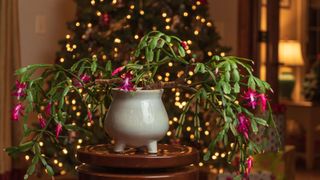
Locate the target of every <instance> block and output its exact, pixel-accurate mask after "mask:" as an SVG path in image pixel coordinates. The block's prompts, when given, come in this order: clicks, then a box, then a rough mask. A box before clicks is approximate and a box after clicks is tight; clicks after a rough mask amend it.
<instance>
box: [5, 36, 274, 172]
mask: <svg viewBox="0 0 320 180" xmlns="http://www.w3.org/2000/svg"><path fill="white" fill-rule="evenodd" d="M186 49H188V45H187V43H186V42H184V41H181V40H180V39H179V38H178V37H175V36H170V35H167V34H164V33H162V32H158V31H152V32H150V33H148V34H147V35H145V36H144V37H143V38H142V39H141V41H140V43H139V45H138V46H137V48H136V50H135V51H134V52H133V53H132V58H131V59H130V61H129V62H128V63H126V64H125V65H124V66H121V67H117V68H116V69H112V66H111V62H110V61H109V62H107V63H106V65H105V66H101V65H100V64H99V62H98V61H97V59H96V57H93V58H92V59H82V60H79V61H78V62H77V63H75V64H74V65H73V66H72V67H70V68H69V69H66V68H63V67H61V66H60V65H57V64H54V65H51V64H34V65H29V66H27V67H23V68H21V69H19V70H17V72H16V74H17V75H19V76H20V80H19V81H17V82H16V88H15V92H14V95H15V96H17V100H18V103H17V104H16V105H15V107H14V108H13V111H12V119H13V120H15V121H16V120H18V119H19V116H20V115H22V112H23V111H24V113H25V114H23V118H24V125H23V130H24V137H25V138H24V139H23V141H22V143H21V144H20V145H19V146H16V147H10V148H7V149H6V151H7V152H8V153H9V154H17V153H23V152H27V151H28V152H31V154H32V156H33V159H32V163H31V165H30V166H29V169H28V170H27V173H26V176H25V178H28V175H31V174H32V173H33V172H34V170H35V166H36V164H37V163H38V162H41V163H42V164H43V166H44V167H45V168H46V169H47V172H48V173H49V174H50V175H53V170H52V168H51V166H50V165H49V163H47V161H46V158H45V157H43V156H42V155H41V148H40V145H41V144H40V141H41V139H43V138H50V140H51V141H53V142H58V141H60V140H62V139H61V137H60V133H61V131H79V132H83V133H88V131H87V130H86V129H85V128H83V127H78V126H76V125H75V124H74V123H70V122H69V121H67V119H68V113H67V112H66V110H65V109H66V108H67V107H68V106H69V105H68V104H69V102H68V101H70V100H69V99H67V97H68V96H69V95H73V96H78V97H80V98H81V102H82V107H83V108H86V109H87V114H86V118H85V119H86V120H87V121H88V122H89V123H90V122H92V113H95V114H99V117H100V122H102V121H103V120H104V119H105V115H106V114H108V115H106V120H105V129H106V131H107V132H108V133H109V134H110V135H111V136H113V137H114V138H115V139H116V140H117V144H116V147H115V151H119V152H121V151H122V150H123V148H124V146H125V145H126V144H128V145H133V146H141V145H147V146H148V150H149V152H150V153H155V152H156V141H157V140H159V139H160V138H161V137H162V136H163V135H164V134H165V133H166V131H167V129H168V123H167V114H166V112H165V110H164V107H163V105H162V102H161V94H162V92H163V89H174V88H179V89H183V90H184V91H187V92H188V94H189V96H188V100H187V101H186V102H184V103H182V104H181V115H180V118H179V120H178V123H179V125H178V126H177V128H176V129H175V134H176V136H178V137H179V136H180V135H181V133H182V128H183V126H184V122H185V120H186V115H187V114H191V115H192V120H193V121H194V126H195V128H194V129H195V132H194V134H195V138H196V139H200V138H201V137H200V131H201V127H200V121H201V115H200V112H201V111H208V112H215V113H217V114H218V115H219V118H220V121H216V123H215V124H211V126H215V127H217V129H218V132H217V133H216V134H217V135H216V136H215V137H213V138H212V141H211V144H210V146H209V150H208V151H207V153H206V154H205V156H204V159H205V160H208V159H209V158H210V157H211V152H213V150H214V148H215V145H216V144H217V143H219V142H222V143H223V144H225V145H229V143H231V142H232V143H233V144H234V146H233V148H232V150H231V151H230V153H229V154H228V156H229V159H232V158H233V157H234V155H236V154H238V153H239V154H240V160H239V162H240V163H239V171H240V172H241V174H242V175H247V174H248V173H250V169H251V167H252V161H253V159H252V157H251V155H252V154H254V153H259V152H261V148H260V147H259V146H258V145H257V144H255V143H254V141H252V140H251V135H252V134H256V133H257V132H258V130H259V129H258V125H261V126H266V127H268V126H270V125H274V124H273V121H272V115H271V113H270V116H268V119H267V120H265V119H262V118H259V117H257V116H255V113H254V111H256V110H257V109H260V110H261V111H270V105H269V103H268V101H267V96H266V93H267V92H268V91H270V90H271V88H270V85H269V84H268V83H266V82H264V81H262V80H260V79H259V78H257V77H255V76H254V75H253V73H252V71H253V70H252V67H251V65H252V64H253V61H252V60H249V59H245V58H239V57H234V56H229V57H220V56H213V57H212V58H211V59H209V60H207V61H205V62H196V61H195V60H194V59H191V60H187V59H188V58H187V56H186V53H185V52H186ZM170 63H178V64H182V65H183V66H184V68H185V71H186V72H185V73H183V74H182V75H180V76H179V77H177V78H176V79H175V80H174V81H165V82H163V81H161V80H159V79H157V78H156V75H157V73H158V71H159V70H161V68H164V67H165V66H167V65H168V64H170ZM38 69H43V72H42V74H41V75H40V76H36V77H35V76H34V73H35V72H36V71H37V70H38ZM188 72H192V73H188ZM48 81H49V85H48V86H47V87H46V86H45V84H46V82H48ZM111 94H113V100H112V96H111ZM111 101H112V103H111V106H110V107H106V106H107V105H108V104H109V102H111ZM106 109H108V111H106ZM32 112H34V113H37V117H38V120H39V124H40V125H39V126H38V127H35V128H30V127H29V126H28V125H27V119H28V118H27V115H28V114H30V113H32ZM139 119H140V120H141V121H139ZM150 124H152V125H150ZM139 126H141V127H142V129H139V128H141V127H139ZM49 127H55V129H56V131H55V133H53V132H50V131H49ZM133 137H134V138H133Z"/></svg>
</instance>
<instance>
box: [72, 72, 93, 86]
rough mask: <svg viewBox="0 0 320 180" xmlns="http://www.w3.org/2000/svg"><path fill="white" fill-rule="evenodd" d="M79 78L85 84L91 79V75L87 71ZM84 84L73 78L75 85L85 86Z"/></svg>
mask: <svg viewBox="0 0 320 180" xmlns="http://www.w3.org/2000/svg"><path fill="white" fill-rule="evenodd" d="M79 78H80V80H81V81H82V82H83V84H86V83H88V82H89V81H90V80H91V77H90V76H89V75H88V74H86V73H85V74H81V75H80V77H79ZM83 84H82V83H81V82H80V81H79V80H78V79H75V78H73V85H74V86H76V87H78V88H80V87H82V86H83Z"/></svg>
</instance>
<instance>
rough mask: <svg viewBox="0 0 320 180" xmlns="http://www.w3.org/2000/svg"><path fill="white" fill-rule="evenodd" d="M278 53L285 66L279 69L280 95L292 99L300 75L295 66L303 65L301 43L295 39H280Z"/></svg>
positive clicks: (281, 62)
mask: <svg viewBox="0 0 320 180" xmlns="http://www.w3.org/2000/svg"><path fill="white" fill-rule="evenodd" d="M278 53H279V62H280V64H281V65H283V66H284V67H280V70H279V73H280V76H279V80H280V81H279V90H280V97H282V98H285V99H291V94H292V91H293V89H294V86H295V81H296V80H297V79H298V78H299V77H300V76H299V75H298V76H297V74H298V73H297V72H296V71H294V68H295V67H297V66H302V65H303V58H302V52H301V44H300V43H299V42H298V41H294V40H280V42H279V51H278Z"/></svg>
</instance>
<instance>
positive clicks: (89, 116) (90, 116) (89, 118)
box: [87, 109, 93, 123]
mask: <svg viewBox="0 0 320 180" xmlns="http://www.w3.org/2000/svg"><path fill="white" fill-rule="evenodd" d="M87 113H88V120H89V121H90V122H91V123H92V122H93V120H92V113H91V111H90V110H89V109H88V111H87Z"/></svg>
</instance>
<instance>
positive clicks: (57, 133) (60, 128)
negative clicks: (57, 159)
mask: <svg viewBox="0 0 320 180" xmlns="http://www.w3.org/2000/svg"><path fill="white" fill-rule="evenodd" d="M61 131H62V125H61V123H58V124H57V126H56V138H57V139H58V137H59V135H60V133H61Z"/></svg>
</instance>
